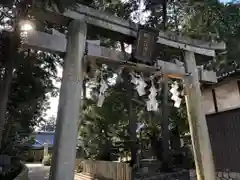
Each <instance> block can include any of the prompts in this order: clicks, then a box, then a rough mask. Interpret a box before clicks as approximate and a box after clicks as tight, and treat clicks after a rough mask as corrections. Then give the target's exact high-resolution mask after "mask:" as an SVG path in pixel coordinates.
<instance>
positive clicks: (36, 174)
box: [26, 164, 81, 180]
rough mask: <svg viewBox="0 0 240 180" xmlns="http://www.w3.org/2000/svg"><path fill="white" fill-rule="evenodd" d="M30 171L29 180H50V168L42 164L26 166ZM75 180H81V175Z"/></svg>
mask: <svg viewBox="0 0 240 180" xmlns="http://www.w3.org/2000/svg"><path fill="white" fill-rule="evenodd" d="M26 166H27V167H28V169H29V172H28V177H29V180H48V177H49V170H50V167H49V166H43V165H42V164H26ZM75 180H81V178H80V177H79V175H76V176H75Z"/></svg>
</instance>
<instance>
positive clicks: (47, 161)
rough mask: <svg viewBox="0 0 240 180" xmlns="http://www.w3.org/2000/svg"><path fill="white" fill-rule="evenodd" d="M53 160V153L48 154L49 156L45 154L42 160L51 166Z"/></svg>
mask: <svg viewBox="0 0 240 180" xmlns="http://www.w3.org/2000/svg"><path fill="white" fill-rule="evenodd" d="M51 161H52V156H51V155H48V156H45V157H44V158H43V160H42V164H43V165H44V166H50V165H51Z"/></svg>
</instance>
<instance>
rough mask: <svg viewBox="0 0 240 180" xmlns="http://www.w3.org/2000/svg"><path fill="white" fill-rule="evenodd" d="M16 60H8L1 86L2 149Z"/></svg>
mask: <svg viewBox="0 0 240 180" xmlns="http://www.w3.org/2000/svg"><path fill="white" fill-rule="evenodd" d="M13 69H14V60H13V59H12V58H11V59H8V62H7V64H6V67H5V72H4V76H3V80H2V82H1V84H0V149H1V147H2V146H1V145H2V139H3V132H4V126H5V115H6V110H7V103H8V96H9V93H10V89H11V82H12V79H13Z"/></svg>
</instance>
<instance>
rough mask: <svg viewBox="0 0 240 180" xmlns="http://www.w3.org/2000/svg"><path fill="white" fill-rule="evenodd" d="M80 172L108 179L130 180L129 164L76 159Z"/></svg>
mask: <svg viewBox="0 0 240 180" xmlns="http://www.w3.org/2000/svg"><path fill="white" fill-rule="evenodd" d="M77 163H78V165H79V166H81V171H82V173H86V174H90V175H91V176H93V177H96V178H103V179H108V180H131V167H130V166H129V164H126V163H120V162H111V161H92V160H78V161H77Z"/></svg>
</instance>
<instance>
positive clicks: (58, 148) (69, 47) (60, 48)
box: [25, 5, 225, 180]
mask: <svg viewBox="0 0 240 180" xmlns="http://www.w3.org/2000/svg"><path fill="white" fill-rule="evenodd" d="M30 11H31V10H30ZM31 14H32V15H35V16H36V17H38V18H43V20H47V21H50V22H53V23H57V24H61V25H68V24H69V26H68V27H69V28H68V30H69V32H68V37H67V39H66V38H65V37H64V36H53V35H50V34H46V33H43V32H38V31H35V32H32V33H29V34H28V40H27V42H25V46H26V47H28V48H34V49H39V50H44V51H48V52H57V53H59V52H61V53H66V55H65V59H64V68H63V77H62V85H61V90H60V99H59V106H58V114H57V127H56V134H55V144H54V153H53V159H52V167H51V173H50V179H51V180H66V179H68V180H73V179H74V168H75V154H76V148H75V147H76V144H77V131H78V123H79V109H80V104H81V93H82V81H83V65H82V64H83V61H82V60H83V57H86V59H87V60H90V61H95V60H97V61H101V62H103V63H114V64H118V65H123V64H124V65H126V66H127V67H130V68H132V69H137V70H140V71H144V72H154V73H156V74H157V73H160V71H159V68H156V67H153V66H148V65H146V64H139V63H133V62H129V61H128V59H130V55H129V54H127V53H125V52H120V51H115V50H112V49H108V48H105V47H102V46H97V45H94V44H91V43H88V42H86V33H87V26H88V27H89V25H90V28H91V26H93V27H94V28H96V29H95V31H96V30H105V31H106V30H107V31H109V32H111V33H112V34H113V35H114V34H117V36H114V37H115V38H122V39H126V37H127V38H128V39H129V38H130V39H136V37H137V32H138V25H136V24H134V23H132V22H130V21H127V20H123V19H120V18H117V17H115V16H112V15H109V14H106V13H103V12H99V11H97V10H95V9H92V8H89V7H86V6H83V5H79V6H78V7H77V8H76V9H75V10H74V11H71V10H69V11H67V12H65V13H63V14H58V13H54V12H53V11H52V10H50V9H48V10H42V9H40V8H37V6H36V7H34V8H32V11H31ZM158 43H160V44H163V45H166V46H169V47H174V48H179V49H181V50H184V52H185V53H184V54H185V55H184V60H185V68H184V67H179V66H178V65H176V64H173V63H169V62H165V61H159V65H160V66H161V73H164V74H165V75H166V76H168V77H170V78H172V77H174V78H181V79H184V82H185V86H186V93H187V95H186V103H187V110H188V118H189V127H190V132H191V138H192V144H193V149H194V159H195V164H196V171H197V177H198V180H216V177H215V167H214V162H213V157H212V150H211V145H210V140H209V134H208V128H207V124H206V118H205V114H204V112H203V110H202V107H201V90H200V84H199V80H200V81H204V82H210V83H215V82H217V77H216V74H215V73H214V72H213V71H205V70H203V69H201V68H198V67H197V66H196V61H195V56H194V53H197V54H201V55H205V56H211V57H214V56H215V50H223V49H225V44H213V43H208V42H202V41H197V40H193V39H189V38H186V37H182V36H169V35H168V34H166V33H164V32H159V37H158ZM85 50H86V51H85ZM85 53H86V54H85Z"/></svg>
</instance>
